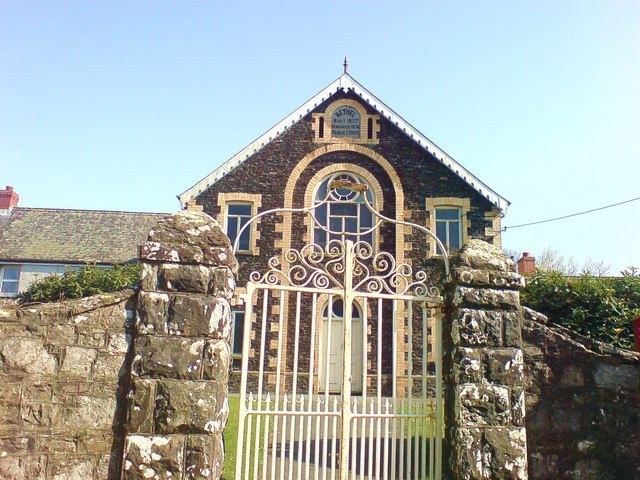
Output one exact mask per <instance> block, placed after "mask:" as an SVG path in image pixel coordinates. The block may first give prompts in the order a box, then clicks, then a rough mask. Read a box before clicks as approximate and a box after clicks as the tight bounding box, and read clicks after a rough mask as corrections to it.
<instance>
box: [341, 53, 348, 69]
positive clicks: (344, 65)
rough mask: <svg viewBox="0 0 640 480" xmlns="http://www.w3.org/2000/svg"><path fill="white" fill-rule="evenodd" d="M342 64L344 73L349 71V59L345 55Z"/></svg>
mask: <svg viewBox="0 0 640 480" xmlns="http://www.w3.org/2000/svg"><path fill="white" fill-rule="evenodd" d="M342 66H343V67H344V73H348V72H349V60H348V59H347V56H346V55H345V56H344V63H343V64H342Z"/></svg>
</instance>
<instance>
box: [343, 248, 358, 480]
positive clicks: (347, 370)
mask: <svg viewBox="0 0 640 480" xmlns="http://www.w3.org/2000/svg"><path fill="white" fill-rule="evenodd" d="M354 264H355V259H354V244H353V241H352V240H347V241H346V242H345V255H344V321H343V322H342V327H343V331H344V360H343V370H342V406H341V410H342V425H341V427H342V428H341V432H340V469H339V472H340V480H347V478H348V474H349V438H350V437H351V314H352V308H353V299H354V298H353V297H354V295H353V267H354Z"/></svg>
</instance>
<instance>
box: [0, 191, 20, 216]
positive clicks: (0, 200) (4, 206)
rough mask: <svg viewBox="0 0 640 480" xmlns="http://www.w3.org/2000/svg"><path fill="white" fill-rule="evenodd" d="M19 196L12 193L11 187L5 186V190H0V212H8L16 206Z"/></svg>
mask: <svg viewBox="0 0 640 480" xmlns="http://www.w3.org/2000/svg"><path fill="white" fill-rule="evenodd" d="M18 200H20V195H18V194H17V193H16V192H14V191H13V187H10V186H8V185H7V188H5V189H4V190H0V210H10V209H12V208H13V207H16V206H18Z"/></svg>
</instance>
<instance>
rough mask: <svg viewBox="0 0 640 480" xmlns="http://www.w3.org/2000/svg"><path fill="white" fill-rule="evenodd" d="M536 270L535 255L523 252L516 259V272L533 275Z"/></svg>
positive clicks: (526, 275)
mask: <svg viewBox="0 0 640 480" xmlns="http://www.w3.org/2000/svg"><path fill="white" fill-rule="evenodd" d="M535 271H536V257H534V256H533V255H530V254H529V252H524V253H523V254H522V257H520V260H518V273H519V274H520V275H523V276H525V277H528V276H530V275H533V274H534V273H535Z"/></svg>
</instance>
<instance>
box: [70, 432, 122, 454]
mask: <svg viewBox="0 0 640 480" xmlns="http://www.w3.org/2000/svg"><path fill="white" fill-rule="evenodd" d="M113 443H114V442H113V434H112V433H111V432H104V433H97V434H96V433H89V434H87V435H82V436H80V437H79V438H78V453H80V454H91V455H95V454H106V453H109V452H110V451H111V448H112V445H113Z"/></svg>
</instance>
